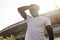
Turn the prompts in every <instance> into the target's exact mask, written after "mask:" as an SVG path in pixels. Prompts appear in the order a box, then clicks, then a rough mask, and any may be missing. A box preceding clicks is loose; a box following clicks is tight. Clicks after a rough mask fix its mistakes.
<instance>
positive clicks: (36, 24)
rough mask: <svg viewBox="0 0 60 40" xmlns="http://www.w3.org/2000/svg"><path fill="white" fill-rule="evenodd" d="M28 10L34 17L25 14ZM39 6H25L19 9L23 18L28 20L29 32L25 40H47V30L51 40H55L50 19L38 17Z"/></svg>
mask: <svg viewBox="0 0 60 40" xmlns="http://www.w3.org/2000/svg"><path fill="white" fill-rule="evenodd" d="M26 10H30V13H31V15H32V16H33V17H31V16H29V15H27V14H26V13H25V11H26ZM38 10H39V6H38V5H36V4H32V5H30V6H23V7H20V8H18V11H19V13H20V14H21V16H22V17H23V18H24V19H25V20H27V31H26V36H25V40H46V37H45V35H44V34H45V33H44V31H45V29H46V30H47V32H48V36H49V40H54V36H53V30H52V27H51V22H50V20H49V18H47V17H45V16H39V15H38Z"/></svg>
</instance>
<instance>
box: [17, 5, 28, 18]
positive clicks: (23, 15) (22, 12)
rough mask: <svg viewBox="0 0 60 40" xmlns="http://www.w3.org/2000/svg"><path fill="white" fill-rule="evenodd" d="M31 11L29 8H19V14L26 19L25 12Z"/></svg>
mask: <svg viewBox="0 0 60 40" xmlns="http://www.w3.org/2000/svg"><path fill="white" fill-rule="evenodd" d="M27 9H29V6H23V7H20V8H18V12H19V13H20V14H21V16H22V17H23V18H24V19H26V17H27V14H26V13H25V10H27Z"/></svg>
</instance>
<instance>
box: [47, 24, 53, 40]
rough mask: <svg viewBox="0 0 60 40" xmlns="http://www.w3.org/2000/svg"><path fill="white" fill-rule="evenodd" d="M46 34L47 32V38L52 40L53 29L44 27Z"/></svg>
mask: <svg viewBox="0 0 60 40" xmlns="http://www.w3.org/2000/svg"><path fill="white" fill-rule="evenodd" d="M46 29H47V32H48V36H49V40H54V35H53V29H52V27H51V26H50V25H48V26H46Z"/></svg>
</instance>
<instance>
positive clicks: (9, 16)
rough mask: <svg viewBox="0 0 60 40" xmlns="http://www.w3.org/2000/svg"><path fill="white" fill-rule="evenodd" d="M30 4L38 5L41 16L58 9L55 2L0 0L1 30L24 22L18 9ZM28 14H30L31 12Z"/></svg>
mask: <svg viewBox="0 0 60 40" xmlns="http://www.w3.org/2000/svg"><path fill="white" fill-rule="evenodd" d="M57 3H58V2H57ZM30 4H38V5H39V6H40V11H39V12H40V14H42V13H45V12H48V11H51V10H54V9H56V6H55V4H54V2H53V0H0V30H2V29H4V28H6V27H8V26H10V25H12V24H14V23H17V22H19V21H22V20H23V18H22V17H21V16H20V14H19V13H18V11H17V8H18V7H21V6H25V5H30ZM26 12H27V14H29V11H26ZM29 15H30V14H29Z"/></svg>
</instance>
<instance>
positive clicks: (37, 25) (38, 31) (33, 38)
mask: <svg viewBox="0 0 60 40" xmlns="http://www.w3.org/2000/svg"><path fill="white" fill-rule="evenodd" d="M46 25H51V22H50V20H49V18H47V17H44V16H38V17H35V18H32V17H31V16H27V31H26V35H25V40H46V37H45V35H44V34H45V33H44V31H45V27H46Z"/></svg>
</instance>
